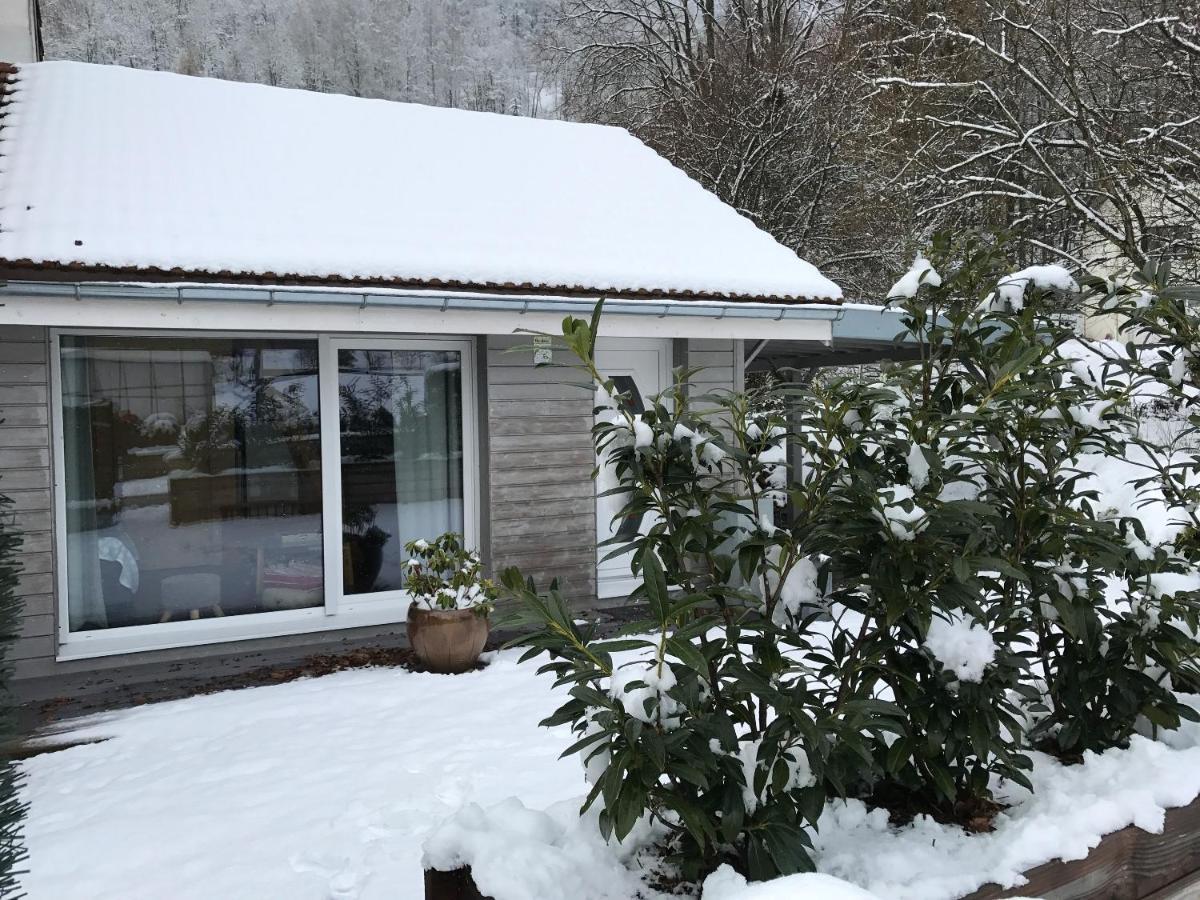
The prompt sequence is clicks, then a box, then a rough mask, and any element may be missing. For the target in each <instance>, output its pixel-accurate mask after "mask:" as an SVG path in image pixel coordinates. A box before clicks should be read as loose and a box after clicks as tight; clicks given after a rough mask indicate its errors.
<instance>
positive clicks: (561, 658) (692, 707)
mask: <svg viewBox="0 0 1200 900" xmlns="http://www.w3.org/2000/svg"><path fill="white" fill-rule="evenodd" d="M597 324H598V316H597V318H594V319H593V321H592V323H591V324H589V323H587V322H581V321H578V320H574V319H568V320H567V321H566V323H565V325H564V335H565V337H566V339H567V341H568V343H569V344H570V346H571V347H572V348H573V349H574V350H575V352H576V353H577V354H578V356H579V357H580V360H581V363H580V366H581V368H582V369H583V370H584V372H585V373H586V374H587V376H588V377H589V378H591V379H592V380H593V381H594V382H595V383H596V385H597V386H598V387H599V390H600V396H599V397H598V403H597V407H596V411H597V414H598V417H599V420H598V424H597V425H596V427H595V430H594V436H595V443H596V448H597V455H598V458H600V459H602V460H604V463H603V465H604V466H605V467H607V468H609V469H610V470H611V475H612V478H611V479H610V480H611V481H613V482H614V483H615V484H616V487H614V488H612V491H611V492H612V495H613V496H619V497H620V498H621V501H622V508H621V510H620V512H619V513H618V515H619V516H620V517H621V518H623V519H627V520H632V521H640V522H642V523H643V527H642V528H641V529H640V531H639V532H637V533H633V534H631V535H630V536H626V537H619V538H618V539H616V540H615V541H614V546H615V547H616V550H615V552H622V551H624V550H626V549H627V548H629V547H632V554H631V556H632V560H633V561H632V566H633V568H634V570H635V571H636V572H637V573H639V574H640V576H641V584H640V585H639V586H638V587H637V589H636V590H635V591H634V599H635V600H637V601H641V602H642V603H644V604H645V607H646V609H647V611H648V614H649V616H650V618H649V619H648V620H646V621H641V622H636V623H633V624H632V625H630V626H629V627H628V629H627V634H629V635H637V637H619V638H617V639H614V640H595V639H594V637H593V634H592V633H591V632H590V631H587V630H584V629H583V628H581V626H580V625H579V624H578V622H577V621H576V616H575V615H574V614H573V612H572V611H571V609H570V607H569V605H568V603H567V601H566V599H565V598H564V597H563V596H562V595H561V594H560V593H559V592H558V590H557V589H556V588H555V586H553V585H552V586H551V587H550V589H549V590H548V591H547V592H545V593H539V592H538V591H537V590H536V588H535V586H534V585H533V584H532V583H528V582H524V581H522V579H521V576H520V573H519V572H516V571H515V570H509V571H507V572H505V573H504V576H503V579H504V584H505V587H506V589H507V590H508V591H509V592H510V593H511V594H512V595H513V596H514V597H515V598H517V599H518V600H519V601H520V602H519V603H518V604H517V606H518V609H519V612H518V613H517V615H516V616H515V617H514V624H518V625H523V626H525V627H527V628H531V629H532V630H530V632H529V633H528V634H527V635H526V636H525V637H524V638H523V639H522V640H521V643H522V644H524V645H525V646H527V647H529V648H530V649H529V654H528V655H529V656H534V655H538V654H540V653H542V652H543V651H550V653H551V660H550V662H548V663H546V665H545V666H544V669H546V670H549V671H552V672H554V673H555V674H556V675H557V676H558V678H559V682H560V683H562V684H568V685H570V694H571V699H570V700H569V701H568V702H567V703H566V704H565V705H564V706H562V708H561V709H559V710H558V712H556V713H555V714H554V715H553V716H551V717H550V718H549V719H547V720H546V724H564V723H567V724H570V725H571V726H572V727H573V728H574V730H575V731H576V733H577V735H578V738H579V739H578V741H577V742H576V743H575V744H574V745H573V746H572V747H571V748H569V750H568V752H571V753H579V754H580V756H581V757H582V759H583V760H584V762H585V763H586V766H587V771H588V775H589V780H590V781H591V784H592V790H591V794H590V796H589V797H588V800H587V805H588V807H591V806H592V805H593V804H598V805H599V806H600V807H601V810H600V813H599V815H598V822H599V824H600V827H601V829H602V830H603V832H604V833H605V835H606V836H607V835H609V834H615V835H616V836H617V837H618V838H622V837H624V836H625V835H627V834H628V833H629V832H630V831H631V829H633V828H634V826H635V825H636V824H637V823H638V822H639V821H640V820H643V819H644V818H645V817H650V818H652V819H654V820H656V821H657V823H658V824H659V825H661V826H662V827H664V828H665V829H666V831H667V833H668V834H669V835H670V839H669V842H668V848H667V851H668V856H670V857H671V858H672V859H673V860H674V861H675V862H677V863H678V864H679V866H680V869H681V871H682V873H683V874H684V875H685V877H687V878H689V879H692V880H698V879H699V878H700V877H701V876H703V875H704V874H707V872H709V871H711V870H713V869H715V868H716V867H717V866H718V865H719V864H720V863H722V862H730V863H732V864H733V865H735V866H736V867H737V868H738V869H739V870H740V871H743V872H745V873H747V874H749V875H750V876H751V877H753V878H757V879H761V878H768V877H772V876H775V875H778V874H781V873H791V872H797V871H803V870H806V869H809V868H811V862H810V860H809V857H808V849H807V848H808V847H809V845H810V841H809V838H808V834H807V829H808V826H809V825H810V824H811V823H812V822H814V821H815V818H816V816H817V815H818V814H819V812H820V810H821V808H822V806H823V804H824V802H825V799H826V796H827V793H828V790H827V784H828V782H829V780H830V779H834V780H837V781H839V782H844V781H845V779H846V775H845V773H848V772H853V771H855V770H856V769H857V768H858V767H860V766H862V765H863V758H864V756H865V757H866V758H867V759H869V758H870V756H869V753H868V752H867V750H866V749H865V741H867V740H882V734H883V732H884V731H888V730H890V731H896V730H898V729H899V727H900V726H899V724H898V716H897V715H896V714H895V710H894V709H893V708H892V707H891V706H890V705H889V704H888V703H886V702H883V701H873V698H872V697H871V693H870V686H869V683H866V684H863V685H858V686H855V685H852V684H848V685H847V687H846V689H845V690H844V691H843V692H842V694H841V695H840V696H839V692H838V687H837V684H836V683H835V682H833V681H831V680H828V679H817V678H813V677H812V674H813V672H814V671H815V670H816V668H817V667H819V666H821V665H823V663H822V662H821V660H822V656H823V654H824V653H825V652H826V651H827V649H828V647H827V641H825V640H823V639H819V638H818V637H816V636H814V635H813V634H811V633H810V632H809V630H808V628H807V625H808V623H810V622H811V621H813V620H814V619H815V618H817V617H818V616H820V615H821V614H822V609H823V607H822V602H821V600H820V597H819V591H818V590H817V588H816V585H817V583H818V577H819V576H818V567H817V566H816V565H815V564H814V562H813V559H810V558H808V556H807V555H806V554H802V553H800V552H799V544H798V542H797V540H796V539H795V537H794V536H793V534H792V533H791V531H790V530H787V529H783V528H780V527H776V525H775V524H774V518H775V517H774V513H773V511H774V510H775V509H776V508H777V505H778V504H782V503H783V502H786V501H787V499H788V496H789V493H790V491H789V483H788V467H787V465H786V459H785V454H784V453H783V441H784V440H785V438H786V431H785V428H786V426H785V423H784V421H783V420H781V419H777V418H773V417H772V416H771V415H770V414H769V413H762V412H752V411H751V409H750V406H749V403H748V401H747V398H746V397H745V396H742V395H732V394H714V395H705V396H703V397H697V396H695V394H694V392H692V393H689V391H688V390H686V389H685V387H684V382H685V381H686V379H687V376H688V374H689V373H687V372H683V371H681V372H677V373H676V382H675V384H674V386H673V387H672V388H670V389H669V390H668V391H666V392H665V393H664V394H663V395H662V396H659V397H656V398H652V399H651V400H650V401H649V402H648V404H647V407H646V408H645V410H644V411H641V412H637V411H635V410H634V409H633V408H632V406H631V404H630V402H629V399H630V398H629V397H627V396H623V395H621V394H620V393H619V392H618V391H617V390H616V388H615V386H614V384H613V382H612V381H610V380H608V379H606V378H605V377H604V376H603V375H602V374H601V373H600V372H599V371H598V370H597V369H596V366H595V362H594V357H593V342H594V336H595V333H596V332H595V329H596V327H597ZM819 491H820V487H819V486H818V485H816V484H815V483H814V485H813V487H812V493H813V496H814V497H815V495H816V494H817V493H819ZM646 635H649V637H646ZM630 657H632V658H630Z"/></svg>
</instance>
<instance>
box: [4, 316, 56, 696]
mask: <svg viewBox="0 0 1200 900" xmlns="http://www.w3.org/2000/svg"><path fill="white" fill-rule="evenodd" d="M48 363H49V347H48V332H47V330H46V329H45V328H41V327H32V326H13V325H5V326H0V420H2V421H0V493H4V494H6V495H7V496H8V497H10V498H11V499H12V501H13V502H12V506H10V507H9V509H8V513H7V515H6V518H7V519H8V521H10V522H13V523H15V524H16V526H17V527H19V528H21V529H22V530H23V531H24V532H25V542H24V546H23V549H22V552H21V564H22V565H21V575H20V579H19V581H18V583H17V589H18V591H19V592H20V594H21V595H22V597H23V598H24V601H25V610H24V613H23V615H22V619H21V626H20V637H19V638H18V640H17V642H16V644H14V645H13V648H12V650H11V651H10V656H9V658H10V659H12V660H13V661H14V662H13V668H14V672H13V674H14V676H15V677H21V676H23V675H26V674H31V673H32V672H34V671H37V670H44V669H45V667H46V666H47V665H50V664H52V663H53V659H54V645H55V637H54V634H55V631H54V627H55V614H54V611H55V602H54V550H53V548H54V541H53V539H52V527H53V512H52V510H53V508H54V504H53V501H52V499H51V492H50V427H49V421H50V381H49V369H48Z"/></svg>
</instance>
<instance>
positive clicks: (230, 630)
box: [50, 328, 481, 660]
mask: <svg viewBox="0 0 1200 900" xmlns="http://www.w3.org/2000/svg"><path fill="white" fill-rule="evenodd" d="M64 335H72V336H74V335H79V336H83V337H147V338H171V337H176V338H185V339H186V338H213V337H216V338H234V339H253V338H275V339H278V338H280V337H281V336H284V335H281V334H279V333H275V334H268V333H263V332H248V331H210V330H186V331H180V330H146V329H121V330H99V329H79V328H55V329H51V332H50V345H51V346H50V352H51V358H50V388H51V390H50V412H51V416H50V418H51V423H50V428H51V445H52V452H53V459H52V479H53V492H54V523H53V524H54V546H55V556H56V559H55V567H56V571H55V585H56V588H57V592H58V597H57V613H58V629H57V640H56V658H57V659H58V660H71V659H87V658H94V657H100V656H112V655H117V654H125V653H139V652H144V651H150V650H167V649H171V648H175V647H195V646H202V645H205V644H218V643H227V642H233V641H244V640H254V639H258V638H272V637H282V636H285V635H298V634H310V633H314V632H322V631H336V630H343V629H347V628H361V627H379V626H386V625H395V624H398V623H401V622H403V621H404V620H405V617H406V615H407V612H408V604H409V597H408V594H407V592H405V591H387V592H381V593H377V594H357V595H351V596H348V597H347V596H345V595H344V594H343V591H342V579H341V572H342V541H341V527H342V496H341V492H342V483H341V453H340V447H339V440H340V427H339V418H340V417H339V404H338V386H337V385H338V372H337V350H338V349H339V348H349V349H356V350H358V349H401V350H404V349H410V350H457V351H458V352H459V353H461V354H462V357H461V358H462V447H463V530H464V532H465V535H464V536H465V538H466V541H467V543H468V545H470V546H478V544H479V534H480V497H479V490H480V480H481V479H480V468H479V467H480V454H479V419H478V415H479V413H478V397H477V396H476V365H477V361H476V358H475V357H476V354H475V341H474V339H473V338H471V337H470V336H467V335H462V336H445V337H443V336H440V335H439V336H437V337H428V336H425V335H408V334H394V335H379V334H377V333H375V334H371V335H370V336H369V337H367V336H363V335H356V334H354V333H341V332H339V333H308V332H288V333H287V334H286V337H287V338H294V339H295V340H298V341H300V340H305V341H316V342H317V348H318V370H317V371H318V389H319V397H320V404H321V408H320V422H321V505H322V511H321V512H322V516H321V529H322V548H323V554H322V555H323V559H324V564H325V573H326V577H325V598H324V599H325V602H324V605H322V606H315V607H311V608H308V609H295V610H278V611H275V612H262V613H245V614H242V615H236V616H224V617H217V618H211V619H200V620H185V621H177V622H175V621H173V622H155V623H150V624H146V625H127V626H121V627H117V628H103V629H94V630H89V631H74V632H73V631H71V630H70V615H69V612H68V608H67V607H68V595H67V565H66V560H67V533H66V522H67V518H66V511H67V495H66V482H65V473H66V464H65V462H66V460H65V457H66V441H65V437H64V434H63V406H62V352H61V340H60V339H61V337H62V336H64Z"/></svg>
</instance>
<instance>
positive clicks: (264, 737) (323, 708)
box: [23, 654, 584, 900]
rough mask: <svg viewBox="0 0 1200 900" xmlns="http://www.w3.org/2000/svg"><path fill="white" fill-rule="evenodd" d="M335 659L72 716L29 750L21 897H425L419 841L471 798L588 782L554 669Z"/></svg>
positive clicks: (576, 789)
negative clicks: (288, 678)
mask: <svg viewBox="0 0 1200 900" xmlns="http://www.w3.org/2000/svg"><path fill="white" fill-rule="evenodd" d="M516 659H517V655H515V654H504V655H503V656H502V658H501V659H499V660H498V661H496V662H495V663H494V664H493V665H492V666H490V667H489V668H488V669H487V670H486V671H484V672H477V673H471V674H467V675H460V676H456V677H450V676H437V675H430V674H418V673H413V672H408V671H404V670H400V669H371V670H361V671H352V672H343V673H339V674H336V675H330V676H327V677H325V678H319V679H311V680H303V681H296V682H292V683H289V684H281V685H273V686H271V687H266V688H252V689H247V690H240V691H231V692H226V693H220V694H211V695H207V696H202V697H194V698H191V699H187V700H180V701H175V702H170V703H162V704H157V705H154V706H144V707H140V708H136V709H131V710H126V711H122V712H119V713H116V714H112V715H108V716H102V717H99V718H91V719H87V720H82V722H81V725H80V727H79V728H78V729H77V730H76V731H75V733H74V734H72V735H71V737H72V738H74V739H80V740H88V739H96V738H106V740H104V741H102V742H100V743H94V744H87V745H84V746H78V747H73V748H71V749H67V750H62V751H59V752H56V753H49V754H45V755H42V756H37V757H34V758H32V759H30V760H28V761H27V762H25V763H23V767H24V769H25V771H26V772H27V773H28V782H27V784H26V788H25V795H26V797H27V799H28V800H29V801H30V802H31V804H32V811H31V814H30V817H29V820H28V823H27V827H26V838H27V843H28V847H29V851H30V860H29V874H28V875H27V876H26V877H25V881H24V886H25V889H26V890H27V892H28V895H29V897H30V898H31V900H76V898H78V900H85V898H86V900H106V898H112V900H118V898H119V900H136V898H146V900H150V898H154V900H163V898H172V900H187V898H197V900H212V898H215V897H219V898H222V900H237V898H246V900H250V898H253V900H275V898H279V900H330V898H362V900H368V898H390V900H409V898H413V900H415V898H420V897H423V889H422V886H421V865H420V858H421V842H422V840H423V839H424V837H425V835H426V833H427V832H429V831H430V829H432V828H433V827H435V826H436V825H437V824H438V823H439V822H441V821H442V820H443V819H445V818H446V817H448V816H449V815H451V814H452V813H454V812H455V811H457V810H458V808H459V807H460V806H461V805H462V804H463V803H464V802H467V801H475V802H479V803H483V804H488V805H491V804H494V803H497V802H498V801H500V800H501V799H503V798H505V797H507V796H509V795H510V794H511V795H516V796H518V797H520V798H521V799H522V800H523V801H524V802H525V803H526V804H527V805H529V806H530V807H532V808H534V809H542V808H545V807H547V806H549V805H550V804H552V803H554V802H556V801H559V800H562V799H564V798H568V797H574V796H576V795H577V794H579V793H580V792H581V791H582V790H583V789H584V783H583V778H582V770H581V769H580V766H579V763H578V762H577V761H576V760H558V759H557V757H558V754H559V752H560V751H561V750H562V749H563V748H564V747H565V746H566V745H567V743H569V740H568V736H567V733H566V732H565V731H562V732H561V733H553V734H552V733H547V731H546V730H545V729H539V728H538V726H537V723H538V721H539V720H540V719H541V718H542V717H544V716H546V715H548V714H549V713H550V712H551V711H552V710H553V709H554V707H555V705H556V701H557V699H558V698H557V697H555V696H554V695H552V694H551V693H550V691H549V689H548V688H549V685H550V679H546V678H538V677H537V676H536V675H534V671H533V670H534V667H531V666H523V667H521V668H519V669H518V667H517V664H516Z"/></svg>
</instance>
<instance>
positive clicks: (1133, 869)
mask: <svg viewBox="0 0 1200 900" xmlns="http://www.w3.org/2000/svg"><path fill="white" fill-rule="evenodd" d="M1197 870H1200V800H1194V801H1193V802H1192V803H1190V804H1188V805H1187V806H1180V807H1177V808H1176V809H1168V810H1167V819H1166V823H1165V825H1164V826H1163V833H1162V834H1150V833H1149V832H1146V831H1142V829H1140V828H1138V827H1137V826H1135V825H1130V826H1129V827H1128V828H1122V829H1121V830H1120V831H1114V832H1113V833H1112V834H1106V835H1105V836H1104V838H1103V839H1102V840H1101V841H1100V844H1099V845H1098V846H1097V847H1095V848H1094V849H1093V850H1092V852H1091V853H1089V854H1088V855H1087V856H1086V857H1085V858H1083V859H1076V860H1073V861H1071V862H1063V861H1062V860H1054V861H1053V862H1048V863H1046V864H1045V865H1041V866H1038V867H1037V868H1036V869H1031V870H1030V871H1028V872H1026V873H1025V876H1026V877H1027V878H1028V879H1029V883H1028V884H1025V885H1022V886H1021V887H1019V888H1000V887H997V886H996V885H984V886H983V887H982V888H980V889H979V890H977V891H975V892H974V893H973V894H969V895H968V896H967V897H965V898H963V900H999V898H1002V897H1041V898H1043V900H1148V898H1151V897H1154V895H1155V894H1156V893H1157V892H1159V891H1163V890H1164V889H1165V888H1170V887H1171V886H1172V885H1178V886H1180V887H1182V886H1183V883H1186V882H1187V881H1189V880H1190V879H1188V876H1189V875H1192V874H1193V873H1195V872H1196V871H1197ZM1171 895H1172V892H1171V891H1169V890H1167V891H1165V892H1164V893H1163V895H1162V897H1163V900H1166V898H1168V897H1171ZM1196 896H1200V894H1197V895H1196ZM1155 900H1157V898H1155Z"/></svg>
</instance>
